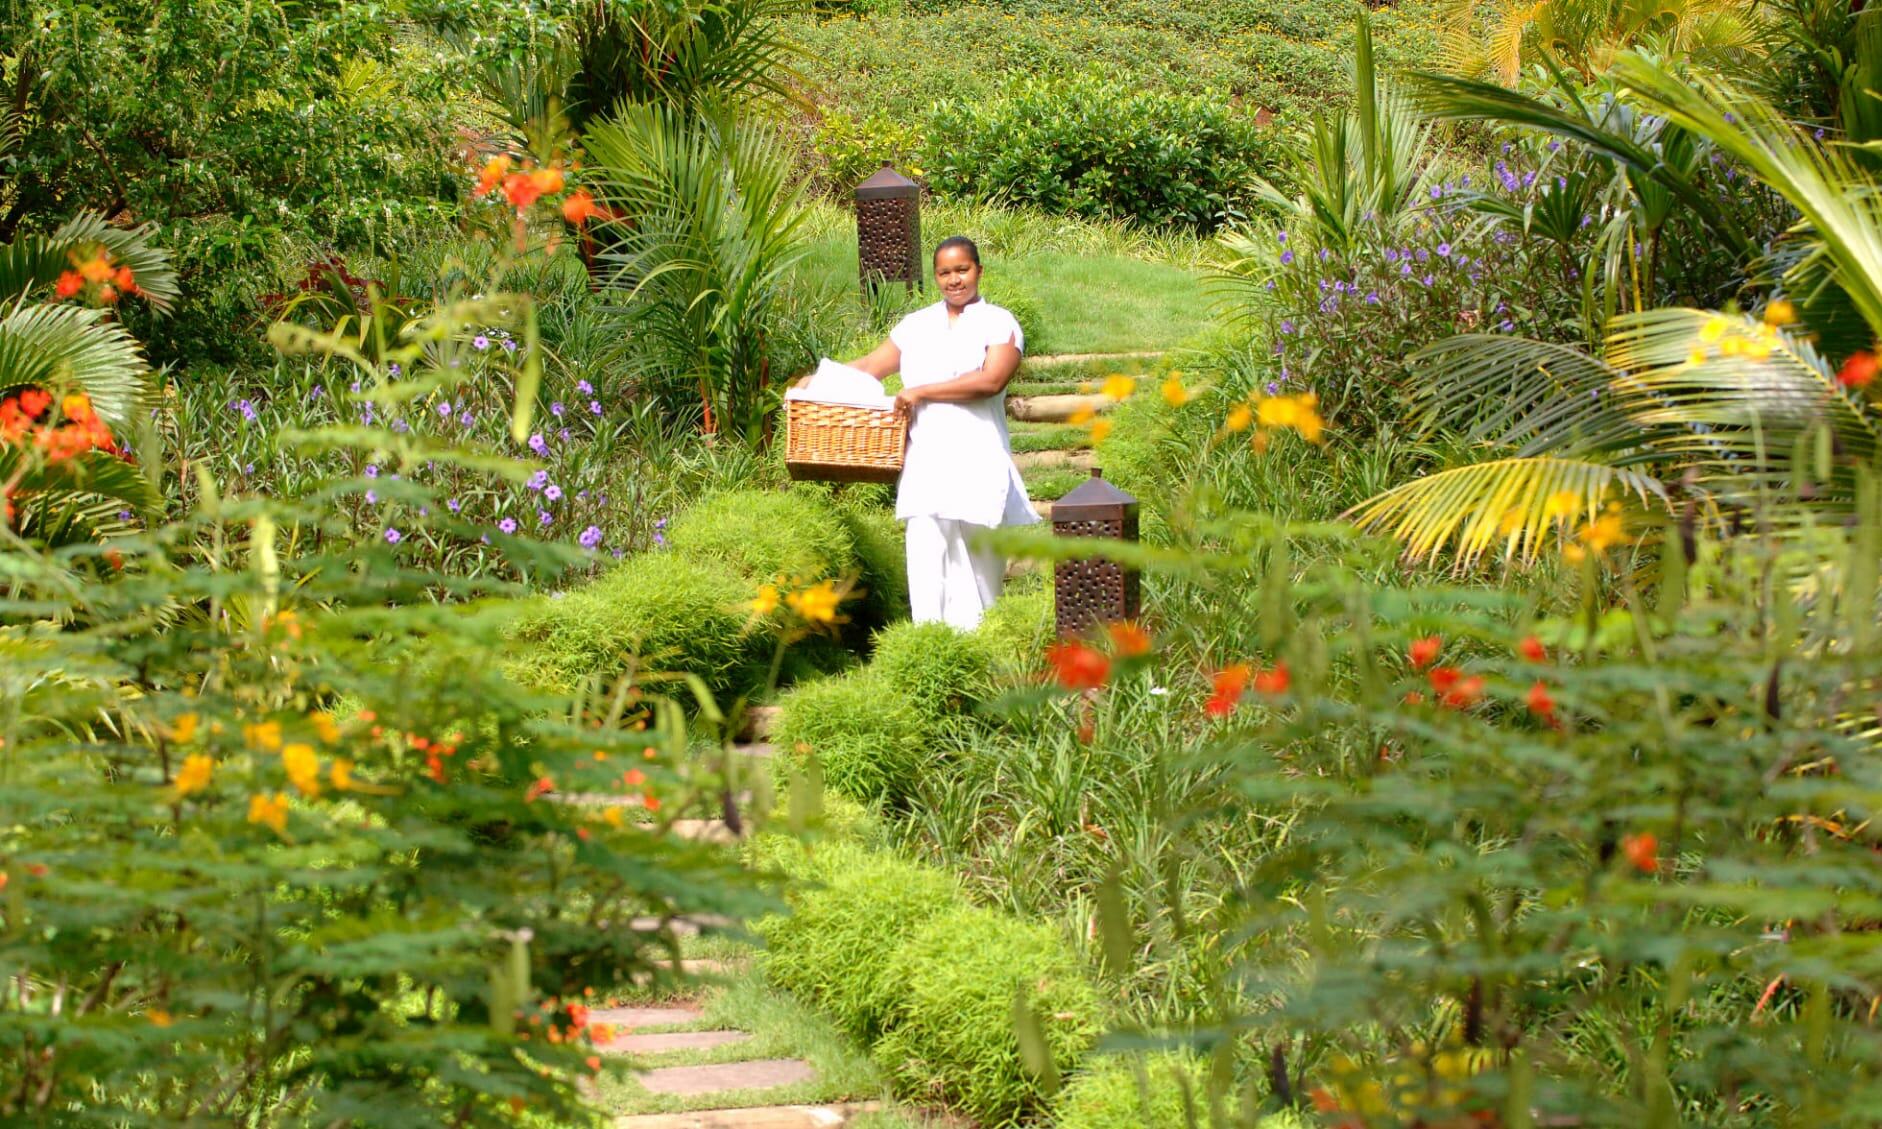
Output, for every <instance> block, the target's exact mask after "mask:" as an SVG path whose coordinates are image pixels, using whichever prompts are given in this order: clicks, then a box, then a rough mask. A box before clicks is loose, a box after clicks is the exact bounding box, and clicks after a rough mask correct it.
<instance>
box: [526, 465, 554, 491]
mask: <svg viewBox="0 0 1882 1129" xmlns="http://www.w3.org/2000/svg"><path fill="white" fill-rule="evenodd" d="M523 485H525V486H527V487H529V488H530V489H531V490H541V489H542V488H543V487H545V486H547V485H549V472H548V471H546V470H539V471H537V472H536V473H535V474H532V475H530V476H529V481H527V482H525V483H523Z"/></svg>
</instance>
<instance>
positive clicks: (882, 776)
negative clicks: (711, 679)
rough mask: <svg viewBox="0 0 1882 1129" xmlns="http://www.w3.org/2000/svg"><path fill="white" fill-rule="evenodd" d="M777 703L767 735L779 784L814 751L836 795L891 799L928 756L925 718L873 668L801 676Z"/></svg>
mask: <svg viewBox="0 0 1882 1129" xmlns="http://www.w3.org/2000/svg"><path fill="white" fill-rule="evenodd" d="M778 705H779V707H780V709H781V711H782V712H781V714H780V716H779V719H778V722H777V725H776V728H774V729H773V730H772V734H771V741H772V743H773V744H774V745H776V746H777V749H778V754H777V757H776V758H775V761H774V769H775V770H776V771H777V772H778V773H779V774H780V775H781V776H783V777H784V778H785V779H782V780H780V785H781V786H783V785H787V784H788V777H789V774H790V773H792V772H794V771H799V770H801V769H802V768H803V766H804V765H805V764H806V763H807V762H809V761H810V760H811V759H812V758H815V762H816V765H817V768H818V770H819V771H820V772H821V773H822V778H823V782H824V784H825V785H826V786H827V787H828V788H829V789H830V790H831V791H833V792H835V793H837V794H838V795H841V796H848V797H850V798H852V799H856V800H862V801H864V802H869V803H874V802H881V801H887V802H890V803H897V802H900V801H902V800H903V799H905V798H906V797H907V796H908V795H909V794H910V793H911V792H912V791H913V790H914V786H915V782H916V780H917V779H918V778H919V776H920V774H921V772H922V771H923V769H924V768H925V767H926V766H927V764H928V762H929V761H930V759H931V758H932V757H933V755H934V753H933V750H932V749H931V748H930V742H929V733H928V730H927V728H926V725H925V721H926V719H925V718H924V717H923V715H922V714H921V713H920V712H919V711H918V710H917V709H916V708H915V706H914V705H913V704H912V703H911V702H909V700H908V699H907V698H906V697H905V696H903V695H902V694H901V693H900V692H899V691H897V690H896V689H895V688H894V687H892V686H890V685H889V684H888V683H887V682H885V681H884V680H883V679H882V677H881V676H880V675H878V674H876V673H875V671H874V670H873V668H864V669H861V670H853V671H850V672H848V673H846V674H842V675H838V676H836V677H834V678H825V679H819V680H817V681H814V682H806V683H802V684H800V685H798V686H796V687H794V688H792V689H791V690H790V691H788V692H786V693H785V694H784V695H783V696H781V697H780V699H779V701H778Z"/></svg>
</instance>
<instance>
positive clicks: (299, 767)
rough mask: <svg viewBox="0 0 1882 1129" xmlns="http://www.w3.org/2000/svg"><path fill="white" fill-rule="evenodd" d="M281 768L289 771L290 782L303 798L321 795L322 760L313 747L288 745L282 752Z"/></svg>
mask: <svg viewBox="0 0 1882 1129" xmlns="http://www.w3.org/2000/svg"><path fill="white" fill-rule="evenodd" d="M281 767H283V768H285V769H286V770H287V774H288V782H289V783H291V784H293V785H294V787H295V789H296V790H297V791H299V792H300V794H301V795H303V796H318V795H319V794H320V758H319V757H318V756H317V755H315V753H314V747H313V746H312V745H306V744H301V743H299V742H296V743H295V744H292V745H288V746H286V747H285V748H283V749H282V750H281Z"/></svg>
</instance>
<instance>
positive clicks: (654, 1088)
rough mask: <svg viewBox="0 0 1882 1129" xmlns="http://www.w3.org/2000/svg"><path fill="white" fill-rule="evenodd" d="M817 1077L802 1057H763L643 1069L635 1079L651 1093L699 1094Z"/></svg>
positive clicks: (774, 1085) (789, 1083)
mask: <svg viewBox="0 0 1882 1129" xmlns="http://www.w3.org/2000/svg"><path fill="white" fill-rule="evenodd" d="M816 1077H817V1071H816V1070H815V1069H814V1068H813V1067H812V1066H811V1065H810V1064H809V1063H808V1062H805V1061H804V1060H803V1059H801V1058H759V1059H752V1060H751V1061H749V1062H722V1063H715V1064H713V1065H711V1066H663V1067H660V1068H659V1069H657V1070H643V1071H640V1072H638V1073H637V1074H635V1075H634V1080H635V1081H637V1082H639V1083H640V1084H641V1085H642V1086H644V1087H646V1088H647V1090H648V1091H649V1092H650V1093H655V1094H673V1095H676V1096H679V1097H698V1096H699V1095H700V1094H711V1093H716V1092H718V1091H720V1090H770V1089H775V1088H777V1087H779V1086H792V1085H795V1084H797V1083H799V1082H810V1081H814V1080H815V1079H816Z"/></svg>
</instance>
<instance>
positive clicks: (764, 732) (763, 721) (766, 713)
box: [738, 706, 782, 741]
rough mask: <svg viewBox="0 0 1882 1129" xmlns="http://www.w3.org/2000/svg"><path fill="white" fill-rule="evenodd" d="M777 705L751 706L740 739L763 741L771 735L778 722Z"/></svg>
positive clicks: (747, 711)
mask: <svg viewBox="0 0 1882 1129" xmlns="http://www.w3.org/2000/svg"><path fill="white" fill-rule="evenodd" d="M780 712H782V711H781V710H780V709H779V707H777V706H751V707H749V708H747V709H746V711H745V725H744V728H743V729H741V730H740V731H739V734H738V739H739V740H740V741H762V740H764V739H765V738H767V737H769V736H771V731H772V729H774V728H776V726H777V724H778V714H779V713H780Z"/></svg>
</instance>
